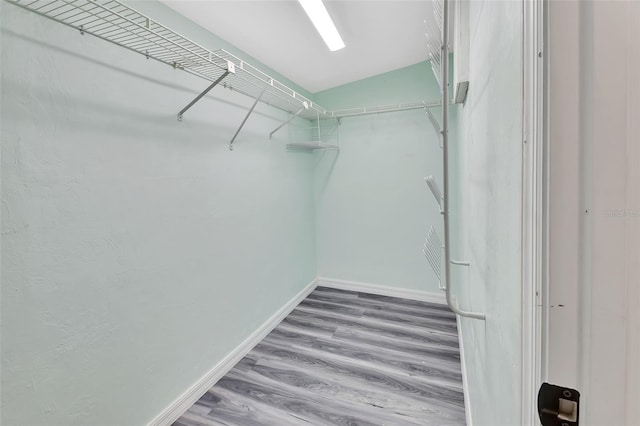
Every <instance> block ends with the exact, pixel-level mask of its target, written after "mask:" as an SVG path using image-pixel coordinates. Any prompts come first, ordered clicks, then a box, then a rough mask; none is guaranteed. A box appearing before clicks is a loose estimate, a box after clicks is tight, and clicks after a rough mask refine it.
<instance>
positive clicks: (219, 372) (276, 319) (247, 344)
mask: <svg viewBox="0 0 640 426" xmlns="http://www.w3.org/2000/svg"><path fill="white" fill-rule="evenodd" d="M316 282H317V280H316V279H314V280H313V281H311V282H310V283H309V284H307V285H306V286H305V287H304V288H303V289H302V290H300V292H298V294H296V295H295V296H293V298H292V299H291V300H289V301H288V302H287V303H286V304H285V305H284V306H283V307H281V308H280V309H278V311H277V312H276V313H274V314H273V315H272V316H271V317H270V318H269V319H268V320H266V321H265V322H264V323H263V324H262V325H260V327H258V329H257V330H256V331H254V332H253V333H252V334H251V335H250V336H249V337H247V338H246V339H245V340H244V341H243V342H242V343H241V344H240V345H239V346H238V347H236V348H235V349H234V350H233V351H231V352H230V353H229V354H228V355H227V356H225V357H224V358H223V359H222V360H221V361H220V362H219V363H218V364H216V365H215V366H214V367H213V368H212V369H211V370H210V371H209V372H208V373H207V374H205V375H204V376H202V377H201V378H200V379H199V380H198V381H197V382H196V383H194V384H193V385H192V386H191V387H190V388H189V389H187V390H186V391H185V392H184V393H183V394H182V395H180V396H179V397H178V398H177V399H176V400H175V401H174V402H172V403H171V405H169V406H168V407H167V408H166V409H165V410H164V411H162V413H160V414H159V415H158V416H157V417H156V418H155V419H153V420H152V421H151V422H149V423H148V426H165V425H170V424H171V423H173V422H175V421H176V420H177V419H178V418H179V417H180V416H181V415H182V414H183V413H184V412H185V411H187V410H188V409H189V407H191V406H192V405H193V404H194V403H195V402H196V401H197V400H198V399H200V397H201V396H202V395H204V394H205V392H207V390H209V389H210V388H211V387H212V386H213V385H215V384H216V382H217V381H218V380H220V379H221V378H222V377H223V376H224V375H225V374H227V373H228V372H229V370H231V369H232V368H233V367H234V366H235V365H236V363H238V361H240V360H241V359H242V358H243V357H244V356H245V355H246V354H248V353H249V352H250V351H251V349H253V348H254V346H256V345H257V344H258V343H260V341H261V340H262V339H264V338H265V337H266V336H267V334H269V333H270V332H271V330H273V329H274V328H275V327H276V326H277V325H278V324H279V323H280V321H282V320H283V319H284V318H285V317H286V316H287V315H289V313H290V312H291V311H293V310H294V309H295V308H296V306H298V304H299V303H300V302H302V301H303V300H304V299H305V298H306V297H307V296H308V295H309V293H311V292H312V291H313V290H315V288H316V286H317V284H316Z"/></svg>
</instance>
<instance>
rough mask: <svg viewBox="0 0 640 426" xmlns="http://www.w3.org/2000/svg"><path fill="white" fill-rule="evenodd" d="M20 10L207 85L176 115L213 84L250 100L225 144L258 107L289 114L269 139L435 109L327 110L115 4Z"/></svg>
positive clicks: (23, 3) (31, 3)
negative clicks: (335, 122)
mask: <svg viewBox="0 0 640 426" xmlns="http://www.w3.org/2000/svg"><path fill="white" fill-rule="evenodd" d="M6 1H7V2H9V3H11V4H14V5H16V6H19V7H21V8H23V9H26V10H29V11H31V12H34V13H36V14H38V15H41V16H44V17H46V18H49V19H52V20H54V21H56V22H59V23H61V24H63V25H66V26H69V27H71V28H74V29H76V30H78V31H80V33H81V34H90V35H92V36H95V37H97V38H100V39H102V40H105V41H107V42H110V43H113V44H115V45H117V46H120V47H124V48H125V49H128V50H130V51H133V52H136V53H139V54H141V55H143V56H145V57H146V58H147V59H155V60H157V61H159V62H162V63H164V64H167V65H170V66H172V67H174V68H176V69H181V70H183V71H186V72H188V73H190V74H193V75H195V76H198V77H200V78H202V79H204V80H207V81H209V82H211V84H210V85H209V87H207V88H206V89H205V90H204V91H203V92H202V93H200V94H199V95H198V96H197V97H196V98H195V99H193V100H192V101H191V102H190V103H189V104H188V105H187V106H186V107H184V108H183V109H182V110H181V111H180V112H179V113H178V119H179V120H182V118H183V114H184V113H186V111H187V110H188V109H189V108H191V107H192V106H193V105H194V104H195V103H196V102H198V101H199V100H200V99H201V98H202V97H203V96H204V95H206V94H207V93H208V92H209V91H210V90H211V89H213V87H215V86H216V85H219V84H220V85H221V86H223V87H225V88H227V89H230V90H232V91H236V92H238V93H241V94H243V95H246V96H249V97H251V98H253V99H254V100H255V102H254V104H253V106H252V107H251V109H250V110H249V112H248V113H247V115H246V117H245V118H244V120H243V121H242V123H241V125H240V127H239V128H238V130H237V131H236V133H235V135H234V136H233V138H232V139H231V141H230V143H229V148H230V149H233V142H234V141H235V139H236V137H237V136H238V133H239V132H240V131H241V130H242V127H243V126H244V124H245V122H246V121H247V119H248V118H249V116H250V115H251V113H252V112H253V109H254V108H255V106H256V104H257V103H258V102H262V103H265V104H267V105H270V106H273V107H275V108H278V109H280V110H282V111H286V112H287V113H289V118H288V120H286V121H285V122H284V123H282V124H281V125H280V126H279V127H278V128H276V129H275V130H274V131H273V132H271V134H270V137H271V136H273V134H274V133H275V132H276V131H278V130H279V129H281V128H282V127H283V126H284V125H286V124H287V123H289V122H290V121H291V120H293V118H295V117H301V118H305V119H307V120H312V119H318V118H321V119H327V118H336V119H340V118H343V117H355V116H359V115H367V114H381V113H386V112H397V111H406V110H411V109H419V108H427V111H428V108H429V107H431V106H437V105H436V104H438V105H439V102H415V103H407V104H399V105H385V106H377V107H363V108H353V109H345V110H336V111H327V110H326V109H325V108H323V107H322V106H320V105H318V104H316V103H315V102H313V101H311V100H310V99H308V98H306V97H305V96H303V95H301V94H300V93H298V92H297V91H295V90H293V89H291V88H290V87H288V86H287V85H285V84H283V83H281V82H280V81H278V80H276V79H275V78H273V77H271V76H269V75H268V74H266V73H264V72H262V71H260V70H259V69H257V68H256V67H254V66H252V65H250V64H249V63H247V62H246V61H243V60H242V59H240V58H238V57H236V56H234V55H232V54H231V53H229V52H227V51H225V50H223V49H218V50H210V49H207V48H205V47H203V46H201V45H199V44H197V43H195V42H193V41H191V40H189V39H188V38H186V37H184V36H182V35H180V34H179V33H177V32H175V31H173V30H171V29H170V28H168V27H165V26H164V25H162V24H159V23H158V22H156V21H154V20H153V19H151V18H150V17H148V16H146V15H144V14H142V13H140V12H138V11H137V10H135V9H133V8H131V7H129V6H127V5H125V4H123V3H121V2H120V1H118V0H6Z"/></svg>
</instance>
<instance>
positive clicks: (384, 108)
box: [326, 100, 441, 118]
mask: <svg viewBox="0 0 640 426" xmlns="http://www.w3.org/2000/svg"><path fill="white" fill-rule="evenodd" d="M440 105H441V102H440V100H436V101H419V102H410V103H404V104H393V105H378V106H370V107H358V108H348V109H338V110H334V111H327V114H326V116H327V118H344V117H357V116H360V115H370V114H385V113H389V112H400V111H409V110H413V109H426V108H430V107H436V106H440Z"/></svg>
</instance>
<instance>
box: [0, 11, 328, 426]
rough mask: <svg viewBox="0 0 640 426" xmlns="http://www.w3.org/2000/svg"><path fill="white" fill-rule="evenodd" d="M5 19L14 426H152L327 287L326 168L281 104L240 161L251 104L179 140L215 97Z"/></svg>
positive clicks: (258, 124)
mask: <svg viewBox="0 0 640 426" xmlns="http://www.w3.org/2000/svg"><path fill="white" fill-rule="evenodd" d="M136 4H137V3H136ZM1 7H2V14H1V18H0V19H1V20H0V22H1V26H2V28H1V31H2V32H1V35H2V45H1V55H2V68H1V71H2V80H1V89H2V116H1V123H0V124H1V129H2V133H1V139H2V245H1V247H2V265H1V266H2V294H1V299H2V306H1V308H2V309H1V310H2V314H1V315H2V317H1V327H2V328H1V330H0V331H1V333H0V334H1V337H2V383H1V388H2V409H1V411H2V419H1V422H2V424H3V425H7V426H10V425H15V426H23V425H65V426H70V425H89V424H90V425H109V426H112V425H141V424H145V423H146V422H148V421H150V420H151V419H152V418H154V417H155V416H156V415H158V414H159V413H160V412H161V411H162V410H164V409H165V408H166V407H167V406H168V405H169V404H170V403H171V402H172V401H173V400H175V399H176V398H177V397H178V396H179V395H180V394H181V393H182V392H184V391H185V390H187V388H189V387H190V386H191V385H193V384H194V383H195V382H196V381H197V380H198V379H199V378H200V377H202V376H203V375H204V374H205V373H206V372H207V371H208V370H210V369H211V368H212V367H213V366H214V365H215V364H216V363H218V362H219V361H220V360H221V359H222V358H223V357H224V356H225V355H226V354H228V353H229V352H230V351H231V350H232V349H234V348H236V347H237V346H238V345H239V344H240V343H241V342H242V341H243V340H244V339H245V338H246V337H247V336H249V335H250V334H251V333H252V332H253V331H254V330H256V329H257V328H258V327H259V326H260V325H261V324H262V323H263V322H264V321H265V320H266V319H267V318H269V317H270V316H271V315H272V314H273V313H274V312H276V311H277V310H278V309H279V308H281V307H282V306H283V305H284V304H285V303H286V302H287V301H288V300H290V299H291V298H292V297H293V296H294V295H295V294H296V293H297V292H299V291H300V290H301V289H302V288H303V286H304V285H306V284H307V283H309V282H310V281H311V280H312V279H313V278H314V277H315V275H316V265H315V242H314V231H315V229H314V223H315V211H314V199H313V157H312V156H309V155H295V154H291V153H289V152H287V151H286V150H285V149H284V145H285V143H286V142H288V139H287V136H288V135H287V131H283V132H282V133H280V134H278V135H276V138H275V139H274V140H272V141H270V140H269V139H268V133H269V131H270V130H272V129H273V128H275V126H277V124H278V122H279V121H278V120H284V119H285V118H286V114H284V113H281V112H279V111H277V110H275V109H273V108H269V107H266V106H264V105H259V106H258V108H257V111H256V113H255V114H254V115H252V116H251V118H250V119H249V121H248V122H247V126H246V127H245V129H244V130H243V132H242V133H241V134H240V136H239V138H238V140H237V141H236V148H235V150H234V151H233V152H230V151H229V150H228V141H229V139H230V138H231V136H232V135H233V133H234V131H235V130H236V127H237V126H238V125H239V123H240V121H241V120H242V118H243V117H244V115H245V113H246V111H247V109H248V107H249V106H250V105H251V103H252V100H251V99H248V98H246V97H244V96H242V95H239V94H237V93H233V92H230V91H227V90H223V89H221V88H220V89H214V90H213V91H212V92H211V93H210V95H209V96H207V97H206V98H205V99H203V100H202V101H201V102H199V103H198V104H197V105H195V106H194V107H193V109H192V110H190V111H189V112H188V113H187V114H186V115H185V121H184V122H183V123H179V122H178V121H177V120H176V113H177V111H178V110H179V109H180V108H181V107H183V106H184V105H185V104H186V103H187V102H188V101H189V100H191V99H192V98H193V97H194V96H195V95H196V94H197V93H198V92H199V91H200V90H202V89H203V88H204V87H205V86H206V82H204V81H202V80H199V79H197V78H196V77H193V76H191V75H189V74H187V73H184V72H182V71H179V70H174V69H173V68H171V67H168V66H166V65H163V64H160V63H158V62H155V61H148V60H145V59H144V58H143V57H141V56H140V55H137V54H134V53H131V52H128V51H126V50H123V49H121V48H118V47H116V46H114V45H111V44H109V43H105V42H103V41H101V40H98V39H96V38H93V37H91V36H81V35H80V34H79V33H78V32H77V31H75V30H73V29H70V28H68V27H64V26H62V25H60V24H57V23H54V22H53V21H50V20H47V19H45V18H41V17H38V16H36V15H35V14H33V13H30V12H27V11H24V10H21V9H18V8H17V7H15V6H13V5H10V4H7V3H5V2H2V4H1ZM145 11H146V12H147V13H150V14H151V13H152V12H158V13H159V14H160V15H161V16H162V19H161V20H162V22H164V23H166V24H168V25H170V26H174V25H175V26H177V27H180V31H182V32H183V33H185V35H189V36H191V37H193V38H194V39H198V41H200V42H201V43H203V44H206V45H209V46H210V47H212V48H216V47H218V46H217V45H216V44H215V43H216V41H217V40H216V39H215V38H212V37H208V36H207V34H206V33H205V32H203V31H202V30H200V29H198V28H195V27H193V26H192V24H188V25H187V23H186V22H185V20H184V19H183V18H181V17H179V16H177V15H176V14H173V13H171V12H170V11H169V10H168V9H166V8H165V7H164V6H162V5H160V4H158V3H145ZM190 33H193V34H190ZM303 133H304V135H306V134H308V133H309V132H308V131H307V130H305V131H303ZM304 135H303V136H304Z"/></svg>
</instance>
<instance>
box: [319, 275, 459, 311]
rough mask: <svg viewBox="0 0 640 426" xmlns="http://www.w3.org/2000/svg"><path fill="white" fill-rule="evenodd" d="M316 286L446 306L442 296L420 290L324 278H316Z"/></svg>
mask: <svg viewBox="0 0 640 426" xmlns="http://www.w3.org/2000/svg"><path fill="white" fill-rule="evenodd" d="M317 284H318V286H323V287H330V288H335V289H338V290H350V291H358V292H361V293H371V294H378V295H380V296H389V297H401V298H403V299H411V300H419V301H422V302H430V303H437V304H439V305H446V304H447V300H446V298H445V296H444V294H441V293H432V292H428V291H422V290H412V289H408V288H400V287H392V286H388V285H382V284H372V283H364V282H359V281H347V280H341V279H337V278H326V277H318V280H317Z"/></svg>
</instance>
